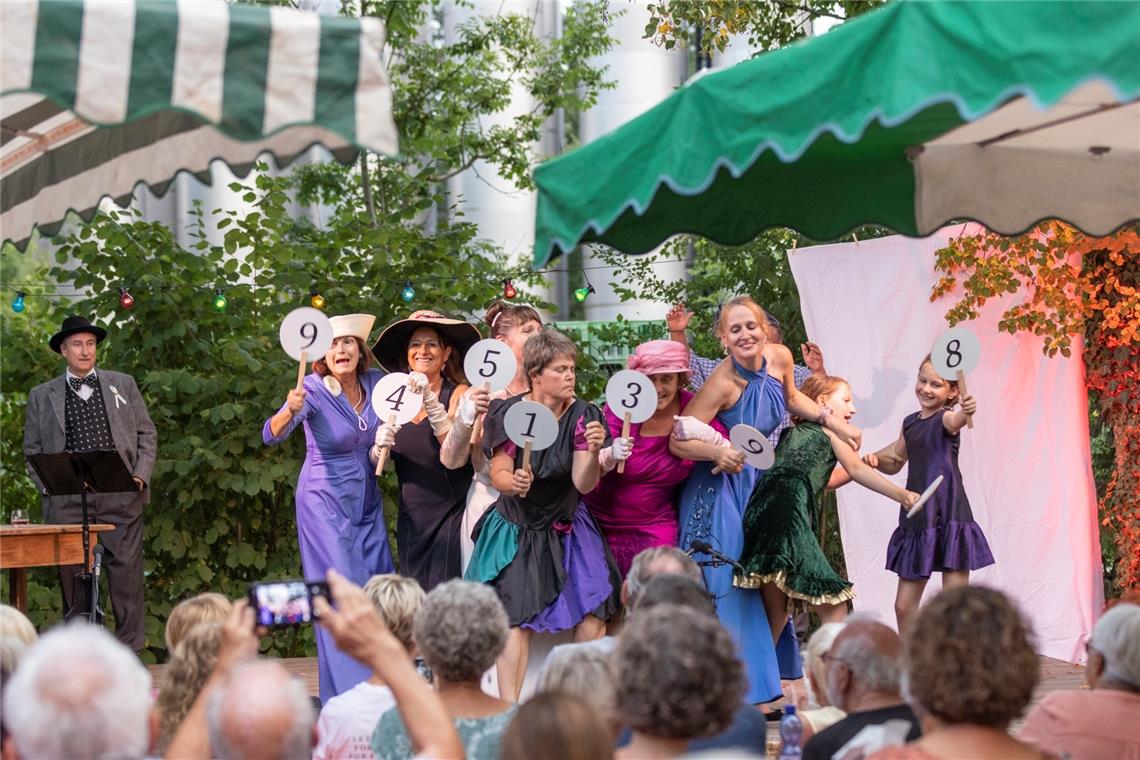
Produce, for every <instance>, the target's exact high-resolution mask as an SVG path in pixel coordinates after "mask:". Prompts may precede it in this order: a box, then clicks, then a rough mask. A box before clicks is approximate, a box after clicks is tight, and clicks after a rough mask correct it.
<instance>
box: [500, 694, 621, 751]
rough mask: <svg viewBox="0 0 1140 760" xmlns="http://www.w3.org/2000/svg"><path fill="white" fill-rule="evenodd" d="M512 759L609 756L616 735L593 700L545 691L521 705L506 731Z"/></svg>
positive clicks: (506, 745) (505, 740) (505, 741)
mask: <svg viewBox="0 0 1140 760" xmlns="http://www.w3.org/2000/svg"><path fill="white" fill-rule="evenodd" d="M501 752H502V756H503V757H509V758H511V760H609V758H612V757H613V756H614V745H613V738H612V735H611V734H610V729H609V727H608V726H607V725H606V721H605V719H604V718H602V716H601V715H599V714H598V711H597V710H595V709H594V708H593V707H592V706H591V705H590V703H589V702H588V701H587V700H585V699H582V698H581V697H579V696H576V695H573V694H568V693H566V692H562V691H545V692H542V693H540V694H536V695H534V696H533V697H531V698H530V699H529V700H527V701H526V702H524V703H523V704H521V705H519V708H518V710H517V711H516V712H515V715H514V717H513V718H511V722H510V725H508V726H507V730H506V732H505V733H504V734H503V743H502V747H501Z"/></svg>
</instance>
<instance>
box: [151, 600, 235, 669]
mask: <svg viewBox="0 0 1140 760" xmlns="http://www.w3.org/2000/svg"><path fill="white" fill-rule="evenodd" d="M232 608H233V603H232V602H231V601H230V600H229V599H227V598H226V597H225V596H223V595H221V594H218V593H215V592H213V591H210V592H207V593H205V594H198V595H197V596H192V597H190V598H189V599H183V600H182V601H181V602H179V603H178V604H176V605H174V609H172V610H171V611H170V617H168V618H167V619H166V651H167V653H168V654H174V649H175V648H176V647H177V646H178V642H180V641H182V637H183V636H185V635H186V632H187V631H189V630H190V629H191V628H193V627H194V626H196V625H198V624H199V623H224V622H226V618H227V617H229V614H230V609H232Z"/></svg>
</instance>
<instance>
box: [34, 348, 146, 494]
mask: <svg viewBox="0 0 1140 760" xmlns="http://www.w3.org/2000/svg"><path fill="white" fill-rule="evenodd" d="M97 372H98V377H99V389H100V391H101V392H102V394H103V404H104V406H105V407H106V409H107V422H108V423H110V426H111V437H112V438H113V439H114V440H115V449H117V450H118V452H119V456H120V457H122V459H123V463H124V464H126V466H127V469H128V470H129V471H130V473H131V475H133V476H135V477H137V478H139V479H141V480H142V481H143V483H145V484H147V486H146V487H145V488H143V490H142V493H141V494H140V495H139V499H138V503H139V506H141V505H143V504H146V503H147V502H148V501H150V487H149V485H150V475H151V472H153V471H154V460H155V455H156V453H157V445H158V437H157V435H156V434H155V430H154V423H153V422H151V420H150V415H149V414H148V413H147V410H146V404H145V403H144V402H143V398H142V394H141V393H139V388H138V385H136V384H135V380H134V378H133V377H131V376H130V375H124V374H123V373H122V372H114V371H112V370H109V369H102V368H100V369H98V370H97ZM112 388H113V389H114V390H112ZM115 391H118V394H116V393H115ZM67 393H68V389H67V377H66V375H60V376H59V377H56V378H55V379H53V380H49V381H47V382H46V383H41V384H39V385H37V386H36V387H35V388H32V390H31V392H30V393H29V394H28V406H27V409H26V410H25V413H24V456H25V457H27V456H29V455H31V454H41V453H52V454H54V453H57V452H60V451H64V450H65V449H66V447H67V432H66V429H65V421H64V419H65V418H64V399H65V398H66V394H67ZM116 395H118V396H119V397H120V398H121V399H122V400H117V399H116ZM124 402H125V403H124ZM28 474H29V475H30V476H31V478H32V482H34V483H35V484H36V487H37V488H38V489H39V490H40V493H43V483H41V482H40V480H39V478H38V477H37V476H36V473H35V471H34V470H32V468H31V466H30V465H29V466H28ZM57 501H58V502H60V503H64V502H66V501H69V499H67V498H65V497H54V498H49V497H46V496H45V499H44V502H45V503H44V507H45V509H48V508H49V507H50V505H52V504H54V503H55V502H57Z"/></svg>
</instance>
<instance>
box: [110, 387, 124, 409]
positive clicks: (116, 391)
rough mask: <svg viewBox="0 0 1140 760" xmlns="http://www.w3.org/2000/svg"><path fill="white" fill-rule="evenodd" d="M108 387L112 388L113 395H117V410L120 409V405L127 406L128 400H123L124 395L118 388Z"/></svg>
mask: <svg viewBox="0 0 1140 760" xmlns="http://www.w3.org/2000/svg"><path fill="white" fill-rule="evenodd" d="M107 387H108V388H110V389H111V393H113V394H114V395H115V408H116V409H118V408H119V406H120V405H122V406H126V405H127V400H126V399H125V398H123V394H121V393H119V389H118V388H116V387H115V386H113V385H108V386H107Z"/></svg>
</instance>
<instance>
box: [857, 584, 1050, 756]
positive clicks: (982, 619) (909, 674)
mask: <svg viewBox="0 0 1140 760" xmlns="http://www.w3.org/2000/svg"><path fill="white" fill-rule="evenodd" d="M903 663H904V667H905V671H904V676H903V695H904V696H905V697H906V698H907V701H908V702H909V703H910V706H911V708H912V709H913V710H914V712H915V714H916V715H917V716H918V717H919V718H920V719H921V720H922V738H921V739H918V740H917V741H915V742H912V743H910V744H907V745H904V746H902V747H889V748H887V749H883V750H880V751H879V752H876V753H875V754H874V755H872V756H871V758H872V760H941V759H944V760H953V759H954V758H960V757H987V758H994V759H995V760H1005V759H1007V758H1008V759H1009V760H1022V759H1024V760H1044V758H1046V757H1052V755H1045V754H1042V753H1040V752H1038V751H1037V750H1036V749H1034V748H1033V747H1030V746H1029V745H1028V744H1024V743H1022V742H1019V741H1018V740H1016V739H1014V738H1013V737H1011V736H1009V735H1008V734H1007V733H1006V731H1007V730H1008V728H1009V724H1010V723H1011V722H1013V720H1014V719H1015V718H1017V717H1018V716H1020V715H1021V714H1022V712H1023V711H1024V710H1025V708H1026V706H1028V704H1029V700H1030V699H1031V698H1032V697H1033V689H1034V687H1036V685H1037V678H1038V670H1039V663H1038V660H1037V652H1036V651H1034V648H1033V632H1032V631H1031V630H1030V628H1029V625H1028V623H1026V622H1025V618H1023V617H1022V615H1021V612H1020V611H1019V610H1018V609H1017V607H1016V606H1014V604H1013V602H1011V601H1010V600H1009V599H1008V598H1007V597H1006V595H1005V594H1003V593H1002V592H1000V591H997V590H995V589H991V588H985V587H984V586H961V587H958V588H952V589H945V590H943V591H942V592H941V593H939V594H938V596H936V597H934V599H932V600H931V601H930V602H929V603H928V604H927V605H926V606H925V607H923V608H922V609H921V610H920V611H919V612H918V614H917V615H916V616H915V617H914V619H913V621H912V622H911V623H910V629H909V630H908V631H907V638H906V641H904V642H903Z"/></svg>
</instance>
